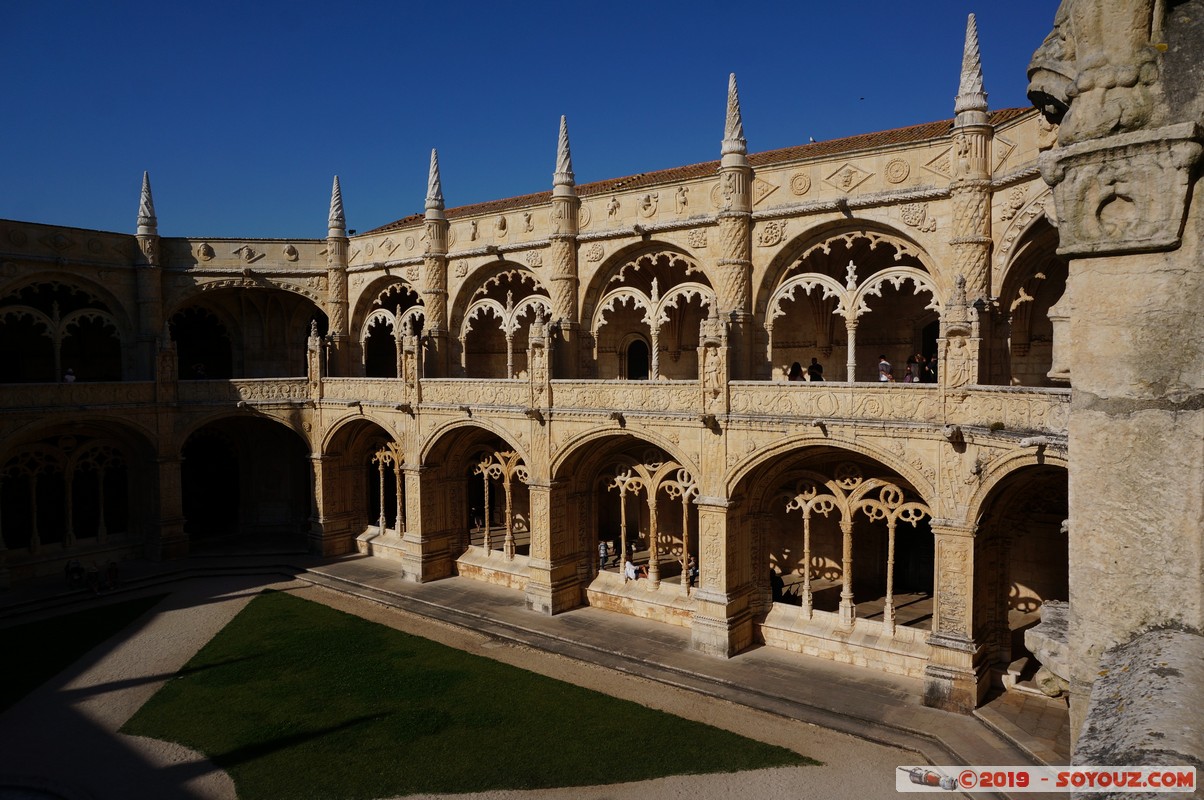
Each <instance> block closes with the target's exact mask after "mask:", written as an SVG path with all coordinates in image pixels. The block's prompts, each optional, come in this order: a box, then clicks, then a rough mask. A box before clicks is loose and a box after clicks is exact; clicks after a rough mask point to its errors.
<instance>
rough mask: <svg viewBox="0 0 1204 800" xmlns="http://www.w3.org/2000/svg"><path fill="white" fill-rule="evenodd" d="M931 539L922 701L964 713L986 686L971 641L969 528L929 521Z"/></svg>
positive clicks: (971, 539) (971, 541) (971, 537)
mask: <svg viewBox="0 0 1204 800" xmlns="http://www.w3.org/2000/svg"><path fill="white" fill-rule="evenodd" d="M932 533H933V536H934V537H935V539H936V581H935V586H934V587H933V589H934V594H935V596H936V597H935V604H934V608H933V618H932V633H931V634H929V636H928V644H929V645H930V646H931V647H932V654H931V656H929V659H928V665H927V666H926V667H925V668H924V704H925V705H928V706H934V707H936V708H944V709H947V710H950V711H962V712H966V713H969V712H970V711H972V710H974V708H975V707H976V706H977V705H978V702H979V700H980V699H981V698H982V696H983V695H984V694H985V692H986V689H987V683H988V680H987V674H986V670H985V669H984V668H982V664H981V662H982V661H983V659H982V658H980V657H979V656H980V652H981V648H979V647H978V645H976V644H975V642H974V637H973V619H974V531H973V529H971V528H963V527H958V526H955V525H948V524H938V523H937V522H935V521H934V522H933V525H932Z"/></svg>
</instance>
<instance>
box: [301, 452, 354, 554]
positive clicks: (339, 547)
mask: <svg viewBox="0 0 1204 800" xmlns="http://www.w3.org/2000/svg"><path fill="white" fill-rule="evenodd" d="M309 462H310V480H311V486H312V489H313V491H312V492H311V503H310V515H309V551H310V552H311V553H313V554H314V555H318V556H324V557H328V556H338V555H343V554H344V553H350V552H351V551H352V550H354V549H355V541H354V539H353V535H352V530H351V527H350V523H351V515H349V514H347V513H340V512H342V509H341V508H340V506H341V505H342V504H341V503H340V502H339V496H338V493H339V491H340V489H341V488H342V487H341V486H340V478H341V477H342V476H341V475H340V474H339V473H340V472H342V471H343V470H342V469H340V467H339V465H338V462H337V461H336V460H335V459H334V458H332V457H331V456H327V455H313V456H310V458H309Z"/></svg>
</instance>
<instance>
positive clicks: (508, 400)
mask: <svg viewBox="0 0 1204 800" xmlns="http://www.w3.org/2000/svg"><path fill="white" fill-rule="evenodd" d="M402 396H403V392H402V385H401V383H400V382H399V381H397V380H396V379H390V378H326V379H324V380H323V383H322V399H323V401H326V402H348V403H352V402H365V403H380V404H388V405H392V404H395V403H399V402H401V401H402ZM178 397H179V400H180V402H182V403H201V404H207V403H214V404H222V403H236V402H238V401H240V400H242V401H246V402H249V403H273V402H300V401H307V400H310V399H311V394H310V386H309V383H308V381H307V380H306V379H304V378H288V379H280V378H262V379H247V378H240V379H235V380H210V381H180V382H179V384H178ZM729 397H730V422H732V423H738V422H739V420H740V419H750V420H756V419H760V418H772V419H777V420H780V419H788V418H800V419H823V420H833V421H836V420H841V421H857V420H864V421H873V422H911V423H923V424H930V425H961V426H964V427H982V428H992V429H995V430H1005V431H1020V432H1025V433H1030V432H1031V433H1039V434H1049V435H1054V436H1064V435H1065V433H1066V429H1067V424H1068V419H1069V413H1070V391H1069V390H1068V389H1057V388H1034V387H1019V386H976V387H973V388H970V389H969V390H967V391H964V392H950V393H942V391H941V388H940V387H939V386H937V385H935V384H881V383H839V382H835V381H831V382H822V383H807V382H801V383H780V382H768V381H733V382H732V383H730V384H729ZM529 398H530V387H529V386H528V384H527V382H526V381H522V380H503V379H489V380H482V379H478V378H438V379H424V380H423V381H422V405H424V406H428V407H438V406H443V407H457V406H461V405H470V406H472V407H474V408H476V409H481V410H484V409H488V408H490V407H496V408H499V409H500V408H506V409H514V408H526V407H527V405H528V404H529ZM552 399H553V409H559V410H564V411H570V410H571V411H598V412H609V411H612V410H620V411H624V412H625V413H627V414H639V413H651V414H667V415H683V416H696V415H697V414H698V413H699V412H700V410H701V408H702V397H701V392H700V388H699V385H698V383H697V382H696V381H622V380H605V381H600V380H555V381H552ZM154 403H155V385H154V384H153V383H74V384H65V383H42V384H10V385H8V386H6V387H4V389H3V391H0V408H6V409H20V408H42V409H51V408H56V407H57V408H61V407H64V406H121V405H147V406H150V405H153V404H154Z"/></svg>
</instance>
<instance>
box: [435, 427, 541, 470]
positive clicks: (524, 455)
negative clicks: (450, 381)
mask: <svg viewBox="0 0 1204 800" xmlns="http://www.w3.org/2000/svg"><path fill="white" fill-rule="evenodd" d="M466 428H476V429H478V430H481V431H484V432H487V433H490V434H493V435H494V436H496V437H497V438H499V439H501V440H502V441H503V442H505V443H506V446H507V447H509V448H510V449H511V450H513V451H514V452H516V453H518V455H519V458H520V459H521V460H522V462H523V463H524V464H526V465H527V468H528V469H531V468H532V461H531V454H530V452H529V451H528V450H527V448H526V447H524V446H523V445H521V444H516V443H515V441H514V436H513V434H512V433H511V432H510V431H508V430H506V429H505V428H503V427H502V426H501V425H498V424H497V423H495V422H493V421H492V420H485V419H475V418H472V419H456V420H451V421H450V422H445V423H443V424H441V425H439V426H438V427H436V428H435V429H434V430H432V431H431V432H430V434H428V435H427V437H426V439H425V440H424V441H423V443H422V444H421V445H420V446H419V448H418V452H419V454H420V456H421V463H422V464H424V465H425V464H426V463H427V462H428V461H430V460H431V458H432V456H433V454H435V453H436V452H437V451H438V449H439V448H440V447H443V446H445V444H446V439H447V437H448V435H449V434H453V433H455V432H456V431H460V430H463V429H466ZM535 475H536V473H535V472H534V470H532V477H535Z"/></svg>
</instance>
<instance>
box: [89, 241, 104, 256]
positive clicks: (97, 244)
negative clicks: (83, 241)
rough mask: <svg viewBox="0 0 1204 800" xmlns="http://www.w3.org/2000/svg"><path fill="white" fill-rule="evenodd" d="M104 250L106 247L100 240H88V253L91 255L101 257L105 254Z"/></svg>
mask: <svg viewBox="0 0 1204 800" xmlns="http://www.w3.org/2000/svg"><path fill="white" fill-rule="evenodd" d="M104 249H105V246H104V244H103V243H102V242H101V241H100V239H89V240H88V252H89V253H94V254H96V255H100V254H101V253H102V252H104Z"/></svg>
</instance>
